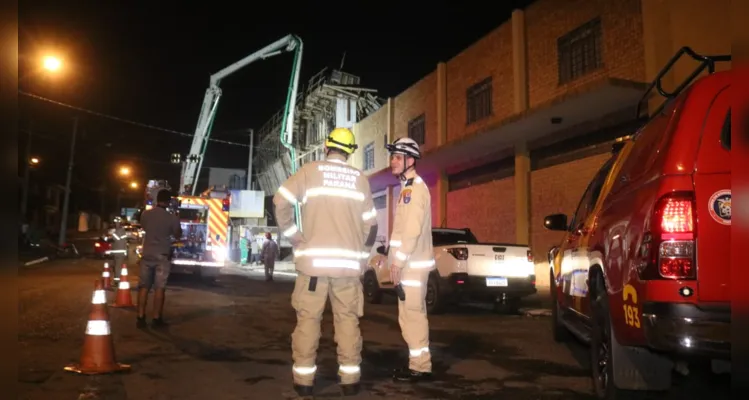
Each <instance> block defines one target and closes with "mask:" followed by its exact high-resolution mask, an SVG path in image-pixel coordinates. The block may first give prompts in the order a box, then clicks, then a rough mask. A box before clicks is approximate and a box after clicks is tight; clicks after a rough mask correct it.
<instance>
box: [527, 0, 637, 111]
mask: <svg viewBox="0 0 749 400" xmlns="http://www.w3.org/2000/svg"><path fill="white" fill-rule="evenodd" d="M640 1H641V0H617V1H612V0H565V1H554V0H545V1H544V0H541V1H538V2H535V3H533V4H531V5H530V6H528V8H526V9H525V25H526V35H527V36H526V37H527V52H528V90H529V103H530V104H529V105H530V108H533V107H537V106H539V105H542V104H545V103H548V102H551V101H553V100H554V98H556V97H558V96H560V95H563V94H565V93H567V92H569V91H574V90H575V89H577V88H579V87H581V86H583V85H585V84H587V83H590V82H592V81H595V80H597V79H600V78H602V77H605V76H608V77H609V78H618V79H626V80H631V81H638V82H642V81H644V80H645V66H644V63H643V61H642V60H643V54H644V53H643V35H642V13H641V9H640ZM596 17H600V18H601V31H602V37H603V43H602V50H603V68H601V69H600V70H598V71H595V72H593V73H590V74H588V75H586V76H585V77H582V78H580V79H576V80H575V81H573V82H570V83H567V84H563V85H560V84H559V63H558V54H557V39H558V38H559V37H561V36H563V35H565V34H566V33H568V32H570V31H572V30H573V29H575V28H577V27H578V26H581V25H582V24H584V23H586V22H588V21H590V20H592V19H594V18H596Z"/></svg>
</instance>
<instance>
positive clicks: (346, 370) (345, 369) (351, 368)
mask: <svg viewBox="0 0 749 400" xmlns="http://www.w3.org/2000/svg"><path fill="white" fill-rule="evenodd" d="M338 371H339V372H340V373H341V374H358V373H360V372H361V368H359V366H358V365H341V366H339V367H338Z"/></svg>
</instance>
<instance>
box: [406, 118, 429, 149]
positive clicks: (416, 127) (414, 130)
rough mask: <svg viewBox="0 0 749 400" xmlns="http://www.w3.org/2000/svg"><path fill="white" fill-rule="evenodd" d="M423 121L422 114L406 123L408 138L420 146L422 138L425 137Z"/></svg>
mask: <svg viewBox="0 0 749 400" xmlns="http://www.w3.org/2000/svg"><path fill="white" fill-rule="evenodd" d="M424 121H425V120H424V114H421V115H419V116H418V117H416V118H414V119H412V120H410V121H408V137H410V138H411V139H413V140H414V141H416V143H418V144H420V145H422V144H424V136H426V127H425V125H424Z"/></svg>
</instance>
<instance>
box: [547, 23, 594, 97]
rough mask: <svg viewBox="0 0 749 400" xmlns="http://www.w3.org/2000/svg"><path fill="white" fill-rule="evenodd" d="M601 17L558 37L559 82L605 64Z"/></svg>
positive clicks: (584, 73)
mask: <svg viewBox="0 0 749 400" xmlns="http://www.w3.org/2000/svg"><path fill="white" fill-rule="evenodd" d="M601 43H602V34H601V19H600V18H595V19H593V20H591V21H589V22H586V23H585V24H583V25H581V26H579V27H577V28H575V29H574V30H572V31H571V32H569V33H567V34H565V35H564V36H562V37H560V38H559V39H557V53H558V57H559V84H560V85H562V84H565V83H569V82H572V81H574V80H575V79H577V78H580V77H581V76H584V75H586V74H588V73H590V72H592V71H595V70H597V69H598V68H601V67H602V66H603V54H602V49H601Z"/></svg>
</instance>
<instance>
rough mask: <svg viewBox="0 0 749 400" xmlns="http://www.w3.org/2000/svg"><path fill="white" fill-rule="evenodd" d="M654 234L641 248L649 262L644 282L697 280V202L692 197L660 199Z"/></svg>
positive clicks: (654, 222) (643, 242) (646, 239)
mask: <svg viewBox="0 0 749 400" xmlns="http://www.w3.org/2000/svg"><path fill="white" fill-rule="evenodd" d="M653 217H654V218H653V222H652V225H651V227H652V231H651V232H647V233H646V234H645V235H644V237H643V241H642V245H641V246H640V256H642V257H643V258H645V259H646V265H645V266H644V269H643V271H642V277H643V279H695V278H696V276H697V274H696V272H697V271H696V268H695V258H694V233H695V218H694V201H693V197H692V194H691V193H688V194H684V193H680V194H678V193H677V194H672V195H668V196H666V197H663V198H661V199H660V200H659V201H658V202H657V203H656V207H655V210H654V213H653Z"/></svg>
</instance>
